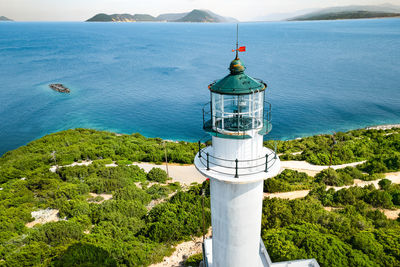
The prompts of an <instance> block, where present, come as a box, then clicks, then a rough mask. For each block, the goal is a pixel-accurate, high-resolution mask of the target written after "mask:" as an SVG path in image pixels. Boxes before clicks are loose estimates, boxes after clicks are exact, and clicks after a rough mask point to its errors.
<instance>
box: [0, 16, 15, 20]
mask: <svg viewBox="0 0 400 267" xmlns="http://www.w3.org/2000/svg"><path fill="white" fill-rule="evenodd" d="M0 21H13V20H12V19H9V18H7V17H5V16H0Z"/></svg>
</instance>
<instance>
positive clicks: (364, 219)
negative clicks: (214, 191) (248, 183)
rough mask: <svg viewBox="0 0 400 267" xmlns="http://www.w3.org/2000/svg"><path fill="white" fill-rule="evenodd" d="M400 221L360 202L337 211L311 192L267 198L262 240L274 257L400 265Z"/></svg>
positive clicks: (336, 263) (340, 263)
mask: <svg viewBox="0 0 400 267" xmlns="http://www.w3.org/2000/svg"><path fill="white" fill-rule="evenodd" d="M399 230H400V225H399V222H397V221H392V220H388V219H387V218H386V216H385V215H384V214H383V213H382V212H380V211H378V210H374V209H372V208H370V207H369V205H368V204H366V203H364V202H363V201H360V202H358V203H356V204H354V205H344V206H343V207H342V208H341V209H337V210H335V211H333V212H329V211H326V210H324V208H323V206H322V204H321V202H320V201H319V200H317V199H315V198H314V196H313V195H310V196H308V197H306V198H305V199H299V200H291V201H289V200H284V199H276V198H274V199H268V198H267V199H265V200H264V205H263V219H262V238H263V240H264V244H265V246H266V248H267V250H268V253H269V255H270V257H271V259H272V261H286V260H295V259H305V258H315V259H316V260H317V261H318V263H319V264H320V265H321V266H399V264H400V253H399V251H400V245H399V244H400V243H399V241H400V232H399Z"/></svg>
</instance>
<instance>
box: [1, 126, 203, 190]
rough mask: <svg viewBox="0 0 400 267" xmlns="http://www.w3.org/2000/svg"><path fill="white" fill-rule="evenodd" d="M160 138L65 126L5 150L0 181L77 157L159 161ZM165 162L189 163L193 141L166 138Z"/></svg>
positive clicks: (123, 162) (120, 161)
mask: <svg viewBox="0 0 400 267" xmlns="http://www.w3.org/2000/svg"><path fill="white" fill-rule="evenodd" d="M162 143H163V141H162V139H160V138H145V137H143V136H142V135H140V134H132V135H116V134H114V133H110V132H103V131H95V130H89V129H75V130H67V131H62V132H58V133H54V134H50V135H47V136H44V137H42V138H40V139H38V140H35V141H33V142H31V143H29V144H28V145H26V146H22V147H20V148H18V149H16V150H13V151H10V152H7V153H5V154H4V155H3V156H2V157H1V158H0V165H1V166H2V167H1V168H0V184H1V183H4V182H6V181H7V180H9V179H15V178H21V177H26V176H29V175H31V174H32V173H33V172H35V170H38V169H41V168H42V169H48V168H49V167H50V165H56V164H58V165H67V164H71V163H73V162H74V161H79V160H97V159H109V160H113V161H117V163H118V165H121V166H123V165H126V163H129V162H132V161H133V162H138V161H146V162H163V161H164V160H165V158H164V157H165V155H164V153H165V151H164V146H163V144H162ZM166 149H167V159H168V161H169V162H176V163H192V162H193V158H194V155H195V154H196V152H197V150H198V145H197V144H196V143H187V142H177V143H175V142H166Z"/></svg>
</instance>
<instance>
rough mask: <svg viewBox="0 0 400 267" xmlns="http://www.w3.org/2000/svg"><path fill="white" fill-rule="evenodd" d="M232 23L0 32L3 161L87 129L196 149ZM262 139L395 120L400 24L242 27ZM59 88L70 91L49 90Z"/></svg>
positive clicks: (44, 26)
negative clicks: (267, 111)
mask: <svg viewBox="0 0 400 267" xmlns="http://www.w3.org/2000/svg"><path fill="white" fill-rule="evenodd" d="M235 30H236V25H233V24H196V23H190V24H179V23H22V22H21V23H0V154H2V153H4V152H6V151H8V150H11V149H14V148H17V147H18V146H21V145H24V144H26V143H28V142H29V141H32V140H34V139H36V138H39V137H41V136H43V135H45V134H48V133H52V132H55V131H60V130H64V129H69V128H76V127H85V128H95V129H101V130H109V131H115V132H120V133H133V132H140V133H142V134H143V135H145V136H151V137H155V136H157V137H162V138H167V139H175V140H189V141H196V140H198V139H199V138H201V137H203V136H204V132H203V131H202V113H201V107H202V106H203V104H204V103H206V102H208V101H209V91H208V89H207V86H208V84H209V83H210V82H212V81H213V80H215V79H219V78H222V77H223V76H224V75H226V74H227V73H228V70H227V68H228V65H229V63H230V61H231V60H232V59H233V53H232V52H230V51H231V49H232V48H233V47H234V43H235V38H236V37H235ZM240 39H241V45H246V46H247V52H245V53H243V54H241V59H242V60H243V62H244V63H245V64H246V66H247V73H248V74H249V75H250V76H253V77H256V78H261V79H263V80H264V81H266V82H267V83H268V85H269V92H268V94H267V97H268V100H269V102H271V103H272V106H273V114H272V118H273V130H272V132H271V133H270V135H269V136H268V138H270V139H291V138H296V137H301V136H307V135H312V134H318V133H330V132H331V131H340V130H341V131H344V130H349V129H354V128H360V127H365V126H369V125H376V124H384V123H400V19H373V20H352V21H325V22H276V23H243V24H241V25H240ZM54 82H59V83H63V84H65V85H66V86H68V87H69V88H70V89H71V90H72V93H71V94H69V95H67V94H60V93H57V92H54V91H52V90H51V89H49V88H48V84H49V83H54Z"/></svg>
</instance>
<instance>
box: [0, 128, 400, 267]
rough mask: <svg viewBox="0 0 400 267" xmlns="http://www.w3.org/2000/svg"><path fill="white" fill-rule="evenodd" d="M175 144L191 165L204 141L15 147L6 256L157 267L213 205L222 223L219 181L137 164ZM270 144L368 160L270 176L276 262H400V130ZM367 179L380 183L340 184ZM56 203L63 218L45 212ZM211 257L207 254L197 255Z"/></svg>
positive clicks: (1, 207) (2, 201)
mask: <svg viewBox="0 0 400 267" xmlns="http://www.w3.org/2000/svg"><path fill="white" fill-rule="evenodd" d="M334 140H335V141H334ZM164 144H165V145H166V147H167V158H168V161H169V162H170V163H175V164H182V165H184V164H191V163H192V161H193V158H194V156H195V154H196V153H197V150H198V144H197V143H189V142H183V141H181V142H165V143H164V141H163V140H162V139H160V138H146V137H143V136H142V135H140V134H132V135H121V134H115V133H110V132H104V131H96V130H90V129H74V130H67V131H62V132H58V133H53V134H50V135H47V136H44V137H42V138H40V139H38V140H35V141H33V142H31V143H29V144H27V145H25V146H22V147H20V148H18V149H15V150H13V151H9V152H7V153H5V154H4V155H3V156H2V157H1V158H0V233H1V235H0V266H148V265H150V264H152V263H156V262H161V261H162V260H163V258H164V257H165V256H169V255H171V254H172V253H173V251H174V250H175V246H176V245H177V244H179V243H182V242H184V241H189V240H191V239H192V238H193V237H199V236H201V235H202V233H203V230H202V229H203V218H202V210H203V209H202V205H203V203H204V207H205V208H204V215H205V216H204V218H205V219H204V224H205V228H206V229H209V227H210V217H211V213H210V208H209V205H210V202H209V201H210V199H209V183H208V181H204V182H203V183H202V184H192V185H189V186H188V185H181V184H179V183H177V182H174V181H173V180H170V178H169V177H168V176H167V174H166V172H165V171H163V170H161V169H159V168H157V167H155V168H153V169H151V170H150V171H149V172H145V171H144V170H143V169H141V168H139V167H138V166H137V165H135V164H132V163H135V162H152V163H155V164H161V163H162V162H163V161H164V157H165V154H164V153H165V150H164V149H165V147H164ZM264 144H265V146H268V147H274V146H275V144H276V146H277V151H278V153H280V157H281V159H282V160H288V161H289V160H290V161H291V160H294V161H307V162H309V163H312V164H315V165H324V166H329V165H330V164H332V165H338V164H344V163H353V162H362V163H360V164H358V165H356V166H351V167H350V166H349V167H346V168H342V169H336V170H335V169H333V168H327V169H324V170H322V171H320V172H318V173H317V174H315V175H314V176H311V175H308V174H306V173H303V172H299V171H296V170H290V169H286V170H284V171H283V172H282V173H281V174H280V175H278V176H277V177H275V178H272V179H269V180H267V181H265V184H264V191H265V192H266V193H265V194H266V197H265V199H264V203H263V218H262V238H263V240H264V243H265V246H266V248H267V250H268V252H269V254H270V256H271V259H272V260H273V261H274V262H275V261H282V260H294V259H302V258H316V260H317V261H318V262H319V264H320V265H321V266H400V231H399V230H400V219H398V218H394V219H393V218H392V219H389V218H388V217H387V216H385V213H384V209H385V210H389V211H390V210H396V209H400V185H398V184H395V183H392V182H391V180H390V179H386V178H385V177H386V176H385V175H387V174H388V173H391V172H396V171H400V129H399V128H393V129H388V130H375V129H370V130H366V129H360V130H353V131H349V132H346V133H336V134H335V137H334V139H333V138H332V136H331V135H317V136H312V137H306V138H302V139H296V140H290V141H277V142H274V141H266V142H265V143H264ZM204 145H205V144H202V146H204ZM331 155H332V156H331ZM88 161H90V163H91V164H86V165H85V164H76V163H85V162H88ZM67 165H68V166H67ZM111 166H112V167H111ZM355 181H379V183H378V186H377V187H375V186H374V185H373V184H372V185H367V186H364V187H358V186H350V187H347V188H341V189H338V188H334V187H333V186H343V185H352V184H353V183H354V182H355ZM202 189H205V190H204V191H205V195H204V196H203V195H202ZM295 190H310V191H309V192H308V195H307V196H306V197H304V198H298V199H293V200H288V199H281V198H272V197H271V198H270V197H269V196H268V194H269V193H273V192H290V191H295ZM51 212H56V216H55V219H54V221H52V222H51V221H48V222H47V221H37V218H35V216H36V215H37V214H43V213H44V214H46V213H51ZM200 260H201V254H195V255H193V256H192V257H189V258H188V259H187V260H186V264H187V265H191V266H196V264H198V262H199V261H200Z"/></svg>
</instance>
